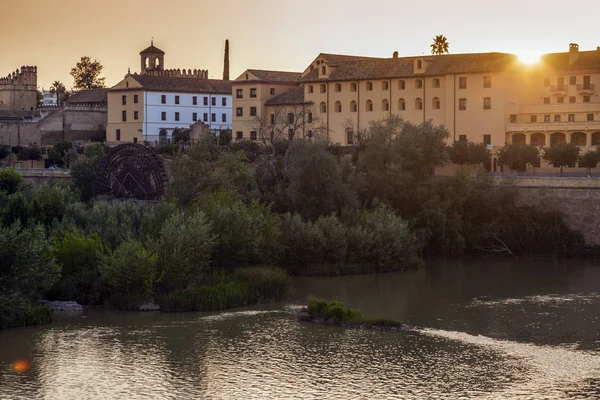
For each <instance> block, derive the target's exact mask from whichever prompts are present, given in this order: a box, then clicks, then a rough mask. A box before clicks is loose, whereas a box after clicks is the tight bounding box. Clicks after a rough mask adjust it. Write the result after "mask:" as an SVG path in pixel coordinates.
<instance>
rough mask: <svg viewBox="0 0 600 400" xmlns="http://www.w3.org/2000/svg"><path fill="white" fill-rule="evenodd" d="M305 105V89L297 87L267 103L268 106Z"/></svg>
mask: <svg viewBox="0 0 600 400" xmlns="http://www.w3.org/2000/svg"><path fill="white" fill-rule="evenodd" d="M303 103H304V87H302V86H301V85H300V86H297V87H295V88H293V89H292V90H289V91H287V92H285V93H282V94H280V95H278V96H275V97H273V98H272V99H269V100H267V101H266V103H265V105H267V106H283V105H293V104H303Z"/></svg>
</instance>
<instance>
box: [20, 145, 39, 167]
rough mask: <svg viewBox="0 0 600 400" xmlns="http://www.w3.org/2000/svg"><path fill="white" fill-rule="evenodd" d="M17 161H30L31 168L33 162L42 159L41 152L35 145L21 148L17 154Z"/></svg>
mask: <svg viewBox="0 0 600 400" xmlns="http://www.w3.org/2000/svg"><path fill="white" fill-rule="evenodd" d="M17 159H19V160H21V161H27V160H31V166H32V167H33V162H34V161H40V160H41V159H42V151H41V150H40V148H39V147H38V146H36V145H31V146H29V147H23V148H22V149H21V151H19V153H18V154H17Z"/></svg>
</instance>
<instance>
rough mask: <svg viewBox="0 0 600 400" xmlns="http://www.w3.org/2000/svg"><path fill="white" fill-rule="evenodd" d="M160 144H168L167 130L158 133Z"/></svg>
mask: <svg viewBox="0 0 600 400" xmlns="http://www.w3.org/2000/svg"><path fill="white" fill-rule="evenodd" d="M158 143H159V144H166V143H167V130H166V129H161V130H160V132H158Z"/></svg>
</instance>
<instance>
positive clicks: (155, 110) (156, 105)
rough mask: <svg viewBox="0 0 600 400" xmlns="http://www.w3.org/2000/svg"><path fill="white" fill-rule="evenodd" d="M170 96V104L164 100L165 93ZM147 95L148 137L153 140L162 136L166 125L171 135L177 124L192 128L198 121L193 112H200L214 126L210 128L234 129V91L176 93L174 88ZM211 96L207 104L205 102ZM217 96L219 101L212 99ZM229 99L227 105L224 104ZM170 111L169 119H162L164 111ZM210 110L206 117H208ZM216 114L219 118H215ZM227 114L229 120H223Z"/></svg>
mask: <svg viewBox="0 0 600 400" xmlns="http://www.w3.org/2000/svg"><path fill="white" fill-rule="evenodd" d="M163 95H165V96H166V104H162V102H161V99H162V96H163ZM175 96H179V104H175ZM194 96H196V97H197V105H194V104H193V97H194ZM145 97H146V98H145V99H144V115H145V118H144V121H143V131H144V140H147V141H150V142H153V141H155V140H158V137H159V136H158V134H159V132H160V131H161V130H162V129H166V130H167V132H168V136H167V137H168V138H170V137H171V134H172V132H173V130H174V129H175V128H189V126H190V125H192V124H193V123H194V122H195V121H194V120H193V113H197V117H198V121H202V122H204V123H206V124H208V125H209V126H210V129H212V130H215V131H219V130H225V129H231V122H232V121H231V117H232V114H231V112H232V111H231V110H232V107H231V105H232V98H231V94H216V95H215V94H203V93H173V92H163V93H161V92H145ZM205 98H206V99H207V100H206V101H207V104H208V105H204V104H205V103H204V102H205V100H204V99H205ZM213 99H215V105H214V106H213V105H212V104H213V103H212V101H213ZM223 99H225V106H223ZM163 112H165V113H166V120H165V121H163V120H162V113H163ZM176 112H178V113H179V121H176V120H175V113H176ZM204 114H206V117H207V118H206V120H205V119H204V116H205V115H204ZM212 114H214V116H215V120H214V121H213V120H212ZM223 115H224V116H225V120H224V121H223Z"/></svg>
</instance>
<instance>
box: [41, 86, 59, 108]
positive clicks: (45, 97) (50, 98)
mask: <svg viewBox="0 0 600 400" xmlns="http://www.w3.org/2000/svg"><path fill="white" fill-rule="evenodd" d="M40 103H41V104H42V105H43V106H55V105H57V103H56V93H50V91H49V90H44V89H42V100H41V101H40Z"/></svg>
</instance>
